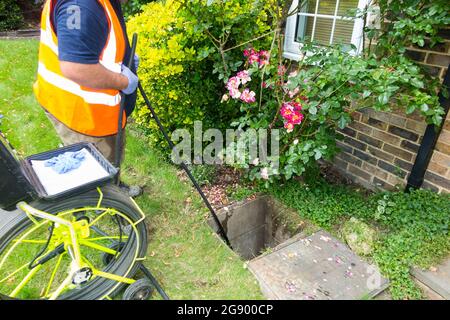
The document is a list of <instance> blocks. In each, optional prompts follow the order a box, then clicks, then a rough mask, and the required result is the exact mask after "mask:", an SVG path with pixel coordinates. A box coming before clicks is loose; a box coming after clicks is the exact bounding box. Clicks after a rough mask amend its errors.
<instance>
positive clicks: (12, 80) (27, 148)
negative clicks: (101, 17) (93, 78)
mask: <svg viewBox="0 0 450 320" xmlns="http://www.w3.org/2000/svg"><path fill="white" fill-rule="evenodd" d="M37 47H38V42H37V41H35V40H20V41H19V40H17V41H16V40H3V41H0V52H1V53H2V54H1V55H0V114H3V115H4V116H5V119H3V120H2V124H1V130H2V131H3V132H5V133H6V135H7V137H8V138H9V140H10V141H11V143H12V144H13V145H14V146H15V148H16V149H17V150H18V152H19V154H21V155H30V154H34V153H37V152H42V151H46V150H49V149H53V148H55V147H57V146H58V144H59V143H60V141H59V139H58V137H57V135H56V133H55V132H54V130H53V127H52V125H51V124H50V123H49V122H48V121H47V119H46V117H45V115H44V113H43V111H42V110H41V108H40V107H39V106H38V105H37V103H36V100H35V98H34V96H33V93H32V83H33V81H34V78H35V73H36V69H37ZM176 172H177V171H176V168H174V167H173V166H171V165H170V164H168V163H166V162H164V161H163V160H162V158H161V157H160V156H159V155H158V154H157V153H156V152H154V151H153V150H152V149H151V148H150V147H149V146H148V143H146V140H145V138H144V137H142V136H141V135H140V134H139V133H138V131H137V130H129V132H128V135H127V149H126V159H125V163H124V167H123V177H124V180H125V181H126V182H128V183H138V184H140V185H145V186H146V187H145V191H146V192H145V194H144V195H143V196H141V197H139V199H138V203H139V205H140V206H141V208H142V209H143V211H144V212H145V213H146V214H147V216H148V224H149V227H150V229H151V231H150V243H149V249H148V258H147V261H146V265H147V266H148V267H150V269H151V270H152V271H153V273H154V274H155V276H156V277H157V278H158V279H159V280H160V281H161V283H162V285H163V287H164V288H165V290H166V291H167V293H168V295H169V296H170V297H171V298H172V299H261V298H262V295H261V293H260V290H259V286H258V285H257V283H256V281H255V279H254V277H253V276H252V275H251V274H250V273H249V271H248V270H246V269H245V268H244V263H243V261H241V260H240V259H239V257H238V256H237V255H236V254H235V253H234V252H232V251H231V250H229V249H228V247H226V245H224V244H223V243H222V242H221V241H219V240H218V239H217V237H216V236H215V235H214V234H213V233H212V231H211V229H210V228H209V227H208V226H207V225H206V222H205V220H206V217H207V211H206V210H205V208H204V206H203V205H202V203H201V200H200V197H199V196H198V195H197V194H196V193H195V192H194V190H193V188H192V187H191V186H190V185H189V184H186V183H183V182H181V181H180V180H179V179H178V177H177V175H176Z"/></svg>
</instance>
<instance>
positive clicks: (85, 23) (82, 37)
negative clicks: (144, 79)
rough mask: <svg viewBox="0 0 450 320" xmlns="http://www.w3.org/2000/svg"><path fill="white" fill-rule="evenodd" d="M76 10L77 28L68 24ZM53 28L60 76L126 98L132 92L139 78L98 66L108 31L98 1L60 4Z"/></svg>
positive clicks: (75, 0)
mask: <svg viewBox="0 0 450 320" xmlns="http://www.w3.org/2000/svg"><path fill="white" fill-rule="evenodd" d="M74 6H75V7H77V8H78V9H79V11H78V18H79V19H78V20H79V21H78V25H76V24H71V23H69V22H70V21H72V20H71V18H72V15H73V12H72V11H71V8H72V7H74ZM54 24H55V25H56V30H57V35H58V42H59V60H60V67H61V72H62V74H63V75H64V76H65V77H66V78H68V79H70V80H72V81H74V82H75V83H77V84H79V85H81V86H84V87H88V88H92V89H114V90H120V91H122V92H124V93H126V94H129V92H131V91H132V90H133V87H134V82H137V78H136V76H135V75H133V74H131V72H129V70H128V69H127V68H125V67H123V70H122V73H115V72H112V71H110V70H108V69H106V68H105V67H104V66H103V65H102V64H100V63H99V57H100V55H101V52H102V50H103V48H104V46H105V43H106V41H107V38H108V32H109V28H108V21H107V18H106V15H105V12H104V10H103V8H102V6H101V5H100V4H99V3H98V2H97V1H91V0H65V1H58V2H57V5H56V7H55V15H54ZM134 88H135V87H134Z"/></svg>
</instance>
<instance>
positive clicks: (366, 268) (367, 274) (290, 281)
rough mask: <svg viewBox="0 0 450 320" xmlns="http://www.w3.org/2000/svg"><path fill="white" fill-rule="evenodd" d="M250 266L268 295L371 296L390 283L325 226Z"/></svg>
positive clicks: (301, 297) (313, 297) (295, 297)
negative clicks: (325, 229) (324, 228)
mask: <svg viewBox="0 0 450 320" xmlns="http://www.w3.org/2000/svg"><path fill="white" fill-rule="evenodd" d="M248 267H249V269H250V270H251V272H252V273H253V274H254V275H255V277H256V278H257V279H258V281H259V283H260V285H261V289H262V291H263V293H264V295H265V296H266V297H267V298H268V299H276V300H278V299H281V300H354V299H371V298H373V297H375V296H376V295H377V294H379V293H380V292H382V291H384V290H385V289H386V288H387V286H388V281H387V280H386V279H385V278H383V277H381V275H380V273H379V271H378V269H377V268H376V267H375V266H374V265H370V264H368V263H367V262H365V261H364V260H363V259H361V258H360V257H358V256H357V255H356V254H355V253H353V252H352V251H351V250H350V248H348V247H347V246H346V245H345V244H344V243H342V242H340V241H339V240H337V239H335V238H334V237H333V236H331V235H330V234H329V233H327V232H325V231H322V230H321V231H318V232H316V233H314V234H312V235H311V236H309V237H306V238H303V239H297V241H294V242H289V243H287V244H286V245H285V246H283V245H280V246H278V247H277V248H276V250H275V251H274V252H271V253H269V254H266V255H263V256H260V257H257V258H255V259H253V260H251V261H250V262H249V264H248Z"/></svg>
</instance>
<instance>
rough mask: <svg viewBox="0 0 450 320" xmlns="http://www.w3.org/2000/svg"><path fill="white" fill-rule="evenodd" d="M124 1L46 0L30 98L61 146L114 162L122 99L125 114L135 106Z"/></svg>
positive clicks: (134, 69) (134, 80)
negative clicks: (87, 146)
mask: <svg viewBox="0 0 450 320" xmlns="http://www.w3.org/2000/svg"><path fill="white" fill-rule="evenodd" d="M126 1H127V0H47V1H46V3H45V5H44V8H43V12H42V20H41V42H40V47H39V68H38V76H37V81H36V83H35V84H34V92H35V95H36V97H37V100H38V102H39V103H40V105H41V106H42V107H43V108H44V110H45V111H46V113H47V115H48V117H49V119H50V120H51V122H52V123H53V125H54V126H55V128H56V130H57V132H58V134H59V135H60V137H61V139H62V141H63V142H64V144H66V145H67V144H73V143H77V142H81V141H85V142H92V143H94V144H95V145H96V146H97V148H98V149H99V150H100V151H101V152H102V153H103V154H104V155H105V157H106V158H107V159H108V160H109V161H111V162H114V154H115V139H116V135H117V129H118V128H117V126H118V116H119V109H120V100H121V93H124V94H125V99H126V101H125V110H126V111H125V114H124V117H123V119H124V121H123V127H125V124H126V119H127V116H128V115H130V114H131V112H132V111H133V109H134V105H135V102H136V88H137V85H138V78H137V76H136V75H135V73H136V69H137V63H138V62H137V61H138V59H137V57H136V58H135V64H134V66H133V68H132V69H133V70H130V69H128V68H127V67H126V66H125V65H124V61H128V60H129V55H130V54H131V53H130V52H131V49H130V45H129V41H128V38H127V34H126V27H125V21H124V17H123V14H122V8H121V3H125V2H126Z"/></svg>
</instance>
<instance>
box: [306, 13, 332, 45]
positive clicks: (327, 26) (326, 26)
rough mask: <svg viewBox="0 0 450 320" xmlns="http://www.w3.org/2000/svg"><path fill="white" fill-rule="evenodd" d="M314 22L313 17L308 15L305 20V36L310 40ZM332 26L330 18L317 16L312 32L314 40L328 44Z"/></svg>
mask: <svg viewBox="0 0 450 320" xmlns="http://www.w3.org/2000/svg"><path fill="white" fill-rule="evenodd" d="M313 24H314V18H310V17H308V18H307V20H306V28H305V36H306V37H308V38H309V40H312V38H313V37H312V29H313ZM332 26H333V20H332V19H326V18H317V22H316V31H315V33H314V41H315V42H317V43H319V44H323V45H329V44H330V36H331V27H332Z"/></svg>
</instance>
